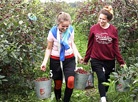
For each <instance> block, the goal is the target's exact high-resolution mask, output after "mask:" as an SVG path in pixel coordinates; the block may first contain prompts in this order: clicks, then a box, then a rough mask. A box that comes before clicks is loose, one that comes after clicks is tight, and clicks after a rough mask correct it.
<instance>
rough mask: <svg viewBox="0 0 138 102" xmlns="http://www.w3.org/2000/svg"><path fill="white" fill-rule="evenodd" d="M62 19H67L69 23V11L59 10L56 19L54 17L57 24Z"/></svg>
mask: <svg viewBox="0 0 138 102" xmlns="http://www.w3.org/2000/svg"><path fill="white" fill-rule="evenodd" d="M64 21H69V22H70V24H71V16H70V14H69V13H66V12H60V13H59V14H58V15H57V19H56V23H57V24H60V23H62V22H64Z"/></svg>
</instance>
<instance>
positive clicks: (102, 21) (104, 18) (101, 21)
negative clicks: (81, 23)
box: [98, 14, 109, 27]
mask: <svg viewBox="0 0 138 102" xmlns="http://www.w3.org/2000/svg"><path fill="white" fill-rule="evenodd" d="M108 22H109V20H108V19H107V16H106V15H104V14H100V15H99V18H98V23H99V24H100V26H101V27H105V26H106V24H107V23H108Z"/></svg>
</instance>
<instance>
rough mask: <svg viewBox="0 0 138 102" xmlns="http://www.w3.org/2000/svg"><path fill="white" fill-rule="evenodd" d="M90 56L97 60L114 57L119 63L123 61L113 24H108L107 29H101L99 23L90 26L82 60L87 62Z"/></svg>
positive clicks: (112, 58)
mask: <svg viewBox="0 0 138 102" xmlns="http://www.w3.org/2000/svg"><path fill="white" fill-rule="evenodd" d="M90 58H95V59H98V60H114V59H115V58H116V59H117V61H118V62H119V64H124V63H125V62H124V60H123V59H122V56H121V54H120V50H119V47H118V32H117V29H116V28H115V27H114V26H113V25H111V24H110V26H109V27H108V28H107V29H103V28H102V27H101V26H100V25H99V24H95V25H93V26H92V27H91V28H90V34H89V38H88V46H87V51H86V55H85V58H84V62H88V60H89V59H90Z"/></svg>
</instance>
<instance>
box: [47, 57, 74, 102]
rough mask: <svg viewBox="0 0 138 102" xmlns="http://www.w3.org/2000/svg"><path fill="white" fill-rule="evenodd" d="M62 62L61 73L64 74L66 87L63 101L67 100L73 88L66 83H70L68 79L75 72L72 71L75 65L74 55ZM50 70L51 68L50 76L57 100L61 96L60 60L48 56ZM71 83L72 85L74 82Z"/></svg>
mask: <svg viewBox="0 0 138 102" xmlns="http://www.w3.org/2000/svg"><path fill="white" fill-rule="evenodd" d="M62 63H63V73H64V76H65V82H66V88H65V92H64V102H69V101H70V97H71V95H72V92H73V88H72V87H68V86H70V85H68V84H70V83H69V82H68V81H70V79H71V78H72V77H74V75H75V72H74V70H75V66H76V64H75V57H72V58H69V59H65V61H63V62H62ZM50 70H52V74H53V77H52V78H53V80H54V83H55V87H54V92H55V96H56V99H57V100H58V99H60V98H61V87H62V85H61V84H62V79H63V74H62V70H61V65H60V61H59V60H55V59H52V58H50ZM72 84H73V85H74V83H72Z"/></svg>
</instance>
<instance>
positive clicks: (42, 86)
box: [34, 79, 52, 99]
mask: <svg viewBox="0 0 138 102" xmlns="http://www.w3.org/2000/svg"><path fill="white" fill-rule="evenodd" d="M34 83H35V91H36V95H37V97H38V98H39V99H45V98H49V97H50V96H51V86H52V79H49V80H46V81H36V80H35V81H34Z"/></svg>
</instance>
